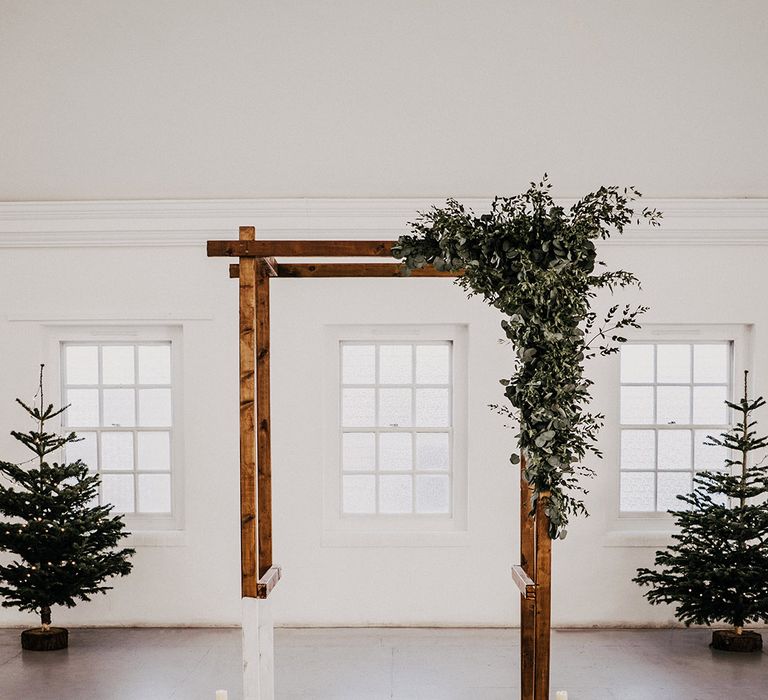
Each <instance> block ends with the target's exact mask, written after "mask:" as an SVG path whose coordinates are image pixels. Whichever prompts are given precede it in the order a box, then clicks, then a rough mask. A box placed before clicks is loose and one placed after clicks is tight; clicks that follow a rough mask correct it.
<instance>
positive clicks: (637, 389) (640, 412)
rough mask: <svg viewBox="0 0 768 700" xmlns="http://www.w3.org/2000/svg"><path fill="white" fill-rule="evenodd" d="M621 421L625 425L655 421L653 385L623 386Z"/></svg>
mask: <svg viewBox="0 0 768 700" xmlns="http://www.w3.org/2000/svg"><path fill="white" fill-rule="evenodd" d="M621 422H622V423H623V424H624V425H632V424H635V423H653V387H650V386H623V387H621Z"/></svg>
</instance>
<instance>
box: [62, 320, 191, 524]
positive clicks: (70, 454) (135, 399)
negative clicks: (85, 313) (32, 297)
mask: <svg viewBox="0 0 768 700" xmlns="http://www.w3.org/2000/svg"><path fill="white" fill-rule="evenodd" d="M121 334H123V335H125V331H122V332H121ZM83 335H84V336H85V337H87V334H83ZM129 335H130V334H129ZM151 335H157V334H156V333H155V334H151ZM69 336H73V337H74V338H76V337H77V335H76V334H68V338H67V340H63V341H61V344H60V352H61V382H62V400H63V403H64V404H69V408H68V409H67V410H66V411H65V412H64V413H63V414H62V419H63V425H64V427H65V428H66V429H67V430H68V431H73V432H75V433H77V435H78V437H80V438H81V441H79V442H75V443H70V444H69V445H67V446H66V454H65V457H66V459H67V460H69V461H74V460H76V459H81V460H82V461H83V462H85V463H86V464H87V465H88V466H89V468H90V469H91V470H93V471H96V472H98V473H99V474H100V476H101V488H100V492H99V502H100V503H103V504H112V505H113V506H114V507H115V510H116V511H117V512H119V513H125V514H126V516H127V517H128V522H129V524H131V525H132V526H135V525H136V524H138V525H139V526H141V525H142V524H143V525H150V524H152V526H156V525H158V524H161V523H165V526H166V527H168V526H170V524H171V523H172V522H174V521H175V520H177V517H176V516H178V504H177V503H176V501H177V499H176V498H175V483H174V481H175V480H176V474H175V470H174V462H175V460H176V456H177V455H176V451H177V450H176V448H175V443H176V440H175V437H176V435H175V433H176V425H175V423H176V421H175V415H174V414H175V413H176V411H177V408H176V398H177V397H176V396H175V394H176V393H177V392H176V388H175V386H174V385H175V382H174V379H173V378H174V376H175V373H176V371H177V368H176V367H175V364H177V363H176V361H175V360H176V358H175V354H176V353H175V350H176V348H175V347H174V344H173V343H172V342H171V340H166V339H162V340H161V339H154V338H152V339H147V340H144V339H143V338H142V339H141V340H139V339H134V340H130V341H129V340H112V339H110V340H105V341H101V340H93V339H87V340H76V339H72V340H70V339H69ZM161 526H162V525H161Z"/></svg>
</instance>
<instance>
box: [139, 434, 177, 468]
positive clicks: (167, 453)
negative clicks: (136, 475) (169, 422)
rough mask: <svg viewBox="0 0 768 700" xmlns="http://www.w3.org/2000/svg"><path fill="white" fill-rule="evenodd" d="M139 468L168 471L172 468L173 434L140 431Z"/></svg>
mask: <svg viewBox="0 0 768 700" xmlns="http://www.w3.org/2000/svg"><path fill="white" fill-rule="evenodd" d="M137 438H138V443H139V445H138V448H139V454H138V468H139V469H140V470H141V469H146V470H151V471H168V470H170V468H171V435H170V433H165V432H152V433H138V434H137Z"/></svg>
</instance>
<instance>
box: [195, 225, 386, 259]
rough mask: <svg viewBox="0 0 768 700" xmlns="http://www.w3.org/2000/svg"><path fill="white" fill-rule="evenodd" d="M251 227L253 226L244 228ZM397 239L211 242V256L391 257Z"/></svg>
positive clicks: (209, 242)
mask: <svg viewBox="0 0 768 700" xmlns="http://www.w3.org/2000/svg"><path fill="white" fill-rule="evenodd" d="M242 228H252V227H247V226H244V227H241V230H242ZM393 245H394V241H295V240H294V241H256V240H242V239H241V240H239V241H208V257H238V258H246V257H252V258H272V257H275V258H277V257H281V256H284V257H304V256H308V257H312V256H320V257H379V258H391V257H392V246H393Z"/></svg>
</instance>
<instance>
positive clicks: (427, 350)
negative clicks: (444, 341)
mask: <svg viewBox="0 0 768 700" xmlns="http://www.w3.org/2000/svg"><path fill="white" fill-rule="evenodd" d="M449 349H450V348H449V346H448V345H417V346H416V383H417V384H448V382H449V381H450V379H449V377H450V352H449Z"/></svg>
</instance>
